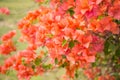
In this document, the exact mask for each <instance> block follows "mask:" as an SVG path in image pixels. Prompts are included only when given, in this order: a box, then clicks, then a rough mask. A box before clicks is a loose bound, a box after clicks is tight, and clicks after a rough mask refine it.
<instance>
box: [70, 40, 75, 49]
mask: <svg viewBox="0 0 120 80" xmlns="http://www.w3.org/2000/svg"><path fill="white" fill-rule="evenodd" d="M74 46H75V43H74V41H73V40H71V41H70V42H69V48H73V47H74Z"/></svg>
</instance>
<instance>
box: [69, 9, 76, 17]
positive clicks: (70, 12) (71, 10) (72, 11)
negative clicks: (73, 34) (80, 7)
mask: <svg viewBox="0 0 120 80" xmlns="http://www.w3.org/2000/svg"><path fill="white" fill-rule="evenodd" d="M68 13H69V14H70V16H73V14H74V13H75V12H74V10H73V8H69V9H68Z"/></svg>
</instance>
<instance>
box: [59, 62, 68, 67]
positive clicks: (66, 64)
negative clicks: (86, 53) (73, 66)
mask: <svg viewBox="0 0 120 80" xmlns="http://www.w3.org/2000/svg"><path fill="white" fill-rule="evenodd" d="M66 66H68V63H67V62H64V63H63V64H62V65H61V66H60V67H63V68H64V67H66Z"/></svg>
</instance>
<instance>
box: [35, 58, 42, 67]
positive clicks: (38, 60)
mask: <svg viewBox="0 0 120 80" xmlns="http://www.w3.org/2000/svg"><path fill="white" fill-rule="evenodd" d="M41 62H42V60H41V58H36V59H35V65H37V66H38V65H40V63H41Z"/></svg>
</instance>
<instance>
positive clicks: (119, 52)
mask: <svg viewBox="0 0 120 80" xmlns="http://www.w3.org/2000/svg"><path fill="white" fill-rule="evenodd" d="M115 55H116V56H118V57H120V47H118V48H117V50H116V51H115Z"/></svg>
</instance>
